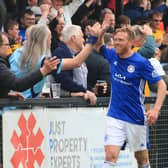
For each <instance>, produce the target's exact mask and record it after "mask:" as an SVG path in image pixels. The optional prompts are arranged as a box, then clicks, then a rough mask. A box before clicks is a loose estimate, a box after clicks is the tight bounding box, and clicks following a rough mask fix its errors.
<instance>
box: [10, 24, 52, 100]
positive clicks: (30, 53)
mask: <svg viewBox="0 0 168 168" xmlns="http://www.w3.org/2000/svg"><path fill="white" fill-rule="evenodd" d="M49 36H50V31H49V29H48V27H47V26H46V25H40V24H39V25H33V26H31V27H30V28H28V30H27V40H26V42H25V44H24V46H23V47H21V48H19V49H17V50H16V51H15V52H14V53H13V54H12V55H11V56H10V58H9V61H10V65H11V70H12V71H13V72H14V73H15V74H16V75H17V76H18V77H22V76H25V75H26V74H27V73H29V72H32V71H33V70H35V69H38V68H40V67H41V66H42V64H43V62H44V59H45V57H46V56H49V49H50V43H51V42H50V38H49ZM44 82H45V78H43V79H42V80H41V81H40V82H38V83H37V84H36V85H34V86H33V87H32V88H30V89H28V90H26V91H24V92H23V95H24V97H25V98H33V97H37V96H38V95H39V94H40V92H41V89H42V87H43V85H44Z"/></svg>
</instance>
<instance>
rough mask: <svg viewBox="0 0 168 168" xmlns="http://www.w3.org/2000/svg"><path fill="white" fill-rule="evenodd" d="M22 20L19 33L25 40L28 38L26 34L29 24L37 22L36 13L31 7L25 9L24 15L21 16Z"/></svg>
mask: <svg viewBox="0 0 168 168" xmlns="http://www.w3.org/2000/svg"><path fill="white" fill-rule="evenodd" d="M20 21H21V24H20V27H19V35H20V36H21V37H22V41H25V39H26V35H25V32H26V29H27V28H28V27H29V26H32V25H34V24H35V14H34V13H33V12H32V11H31V10H30V9H27V10H25V12H24V14H23V17H22V18H20Z"/></svg>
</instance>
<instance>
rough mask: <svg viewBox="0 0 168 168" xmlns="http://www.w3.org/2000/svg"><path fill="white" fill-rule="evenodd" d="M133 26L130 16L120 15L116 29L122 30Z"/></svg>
mask: <svg viewBox="0 0 168 168" xmlns="http://www.w3.org/2000/svg"><path fill="white" fill-rule="evenodd" d="M130 25H131V20H130V18H129V17H128V16H126V15H120V16H118V18H117V22H116V28H121V27H124V26H125V27H127V26H130Z"/></svg>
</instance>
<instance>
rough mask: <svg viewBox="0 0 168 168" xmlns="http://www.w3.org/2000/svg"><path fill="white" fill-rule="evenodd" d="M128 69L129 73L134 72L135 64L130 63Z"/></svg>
mask: <svg viewBox="0 0 168 168" xmlns="http://www.w3.org/2000/svg"><path fill="white" fill-rule="evenodd" d="M127 71H128V72H129V73H133V72H134V71H135V67H134V66H133V65H129V66H128V68H127Z"/></svg>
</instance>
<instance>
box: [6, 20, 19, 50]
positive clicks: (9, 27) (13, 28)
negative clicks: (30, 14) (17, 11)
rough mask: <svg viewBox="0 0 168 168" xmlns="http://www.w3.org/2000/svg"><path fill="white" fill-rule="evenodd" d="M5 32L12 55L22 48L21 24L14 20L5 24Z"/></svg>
mask: <svg viewBox="0 0 168 168" xmlns="http://www.w3.org/2000/svg"><path fill="white" fill-rule="evenodd" d="M4 28H5V32H6V33H7V34H8V39H9V44H10V48H11V53H13V52H14V51H15V50H16V49H17V48H19V47H20V46H21V42H22V38H21V36H19V24H18V22H16V21H14V20H8V21H7V22H6V23H5V26H4Z"/></svg>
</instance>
